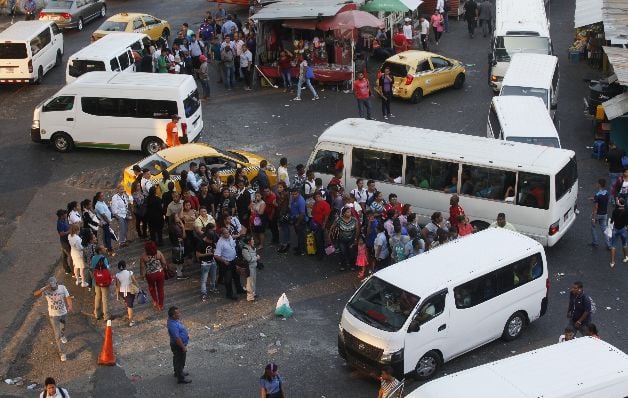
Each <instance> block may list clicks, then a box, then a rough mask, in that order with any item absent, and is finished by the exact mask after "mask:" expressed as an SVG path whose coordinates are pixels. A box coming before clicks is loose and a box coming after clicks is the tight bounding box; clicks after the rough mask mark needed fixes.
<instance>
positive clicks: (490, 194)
mask: <svg viewBox="0 0 628 398" xmlns="http://www.w3.org/2000/svg"><path fill="white" fill-rule="evenodd" d="M514 186H515V173H514V172H512V171H506V170H497V169H489V168H486V167H478V166H472V165H467V164H465V165H463V166H462V188H461V192H460V193H461V194H463V195H472V196H476V197H480V198H486V199H493V200H505V195H506V190H507V189H508V188H512V187H514Z"/></svg>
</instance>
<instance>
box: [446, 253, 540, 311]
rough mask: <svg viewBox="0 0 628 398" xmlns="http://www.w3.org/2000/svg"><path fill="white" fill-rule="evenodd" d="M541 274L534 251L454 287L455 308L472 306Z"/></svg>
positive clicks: (537, 254)
mask: <svg viewBox="0 0 628 398" xmlns="http://www.w3.org/2000/svg"><path fill="white" fill-rule="evenodd" d="M542 275H543V258H542V257H541V254H540V253H536V254H533V255H531V256H528V257H525V258H523V259H521V260H518V261H515V262H514V263H512V264H509V265H507V266H505V267H502V268H500V269H498V270H496V271H493V272H490V273H488V274H486V275H482V276H480V277H479V278H475V279H473V280H471V281H469V282H466V283H464V284H462V285H460V286H458V287H456V288H454V297H455V301H456V308H470V307H474V306H476V305H478V304H481V303H483V302H485V301H488V300H490V299H492V298H494V297H497V296H499V295H502V294H504V293H507V292H509V291H511V290H513V289H516V288H518V287H520V286H523V285H525V284H526V283H529V282H532V281H533V280H535V279H538V278H540V277H541V276H542Z"/></svg>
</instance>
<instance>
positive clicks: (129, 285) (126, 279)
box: [116, 261, 140, 327]
mask: <svg viewBox="0 0 628 398" xmlns="http://www.w3.org/2000/svg"><path fill="white" fill-rule="evenodd" d="M118 270H119V272H118V273H117V274H116V300H120V293H122V297H123V298H124V305H125V307H126V313H127V316H128V318H129V327H132V326H133V325H135V321H134V320H133V303H134V302H135V295H136V293H133V292H139V290H140V289H139V283H138V282H137V279H135V275H133V271H129V270H128V269H127V268H126V261H120V262H118Z"/></svg>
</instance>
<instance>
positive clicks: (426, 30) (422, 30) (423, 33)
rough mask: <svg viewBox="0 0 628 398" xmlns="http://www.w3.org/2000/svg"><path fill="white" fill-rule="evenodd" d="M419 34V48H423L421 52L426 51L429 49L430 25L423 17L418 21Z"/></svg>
mask: <svg viewBox="0 0 628 398" xmlns="http://www.w3.org/2000/svg"><path fill="white" fill-rule="evenodd" d="M419 34H420V37H421V46H423V51H428V49H429V40H428V39H429V34H430V23H429V22H428V21H427V19H425V17H424V16H423V15H421V18H420V19H419Z"/></svg>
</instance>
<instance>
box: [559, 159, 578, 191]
mask: <svg viewBox="0 0 628 398" xmlns="http://www.w3.org/2000/svg"><path fill="white" fill-rule="evenodd" d="M577 180H578V165H577V164H576V157H575V156H574V157H573V158H571V159H569V162H568V163H567V164H566V165H565V167H563V168H562V169H561V170H560V171H559V172H558V173H556V201H559V200H560V199H561V198H562V197H563V196H565V194H566V193H567V192H568V191H569V190H570V189H571V187H572V186H573V184H574V183H575V182H576V181H577Z"/></svg>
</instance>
